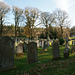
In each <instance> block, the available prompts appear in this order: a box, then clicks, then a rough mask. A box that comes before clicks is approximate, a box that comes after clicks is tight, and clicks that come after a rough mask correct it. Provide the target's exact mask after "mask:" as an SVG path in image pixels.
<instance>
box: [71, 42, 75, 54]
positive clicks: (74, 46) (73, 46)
mask: <svg viewBox="0 0 75 75" xmlns="http://www.w3.org/2000/svg"><path fill="white" fill-rule="evenodd" d="M74 52H75V41H72V48H71V54H73V53H74Z"/></svg>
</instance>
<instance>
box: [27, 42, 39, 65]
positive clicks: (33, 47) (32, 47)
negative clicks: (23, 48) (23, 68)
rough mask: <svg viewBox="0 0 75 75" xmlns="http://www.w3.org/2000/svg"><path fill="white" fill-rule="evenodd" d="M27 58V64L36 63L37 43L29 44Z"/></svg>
mask: <svg viewBox="0 0 75 75" xmlns="http://www.w3.org/2000/svg"><path fill="white" fill-rule="evenodd" d="M27 58H28V63H29V64H30V63H35V62H37V61H38V56H37V43H35V42H30V43H29V44H28V45H27Z"/></svg>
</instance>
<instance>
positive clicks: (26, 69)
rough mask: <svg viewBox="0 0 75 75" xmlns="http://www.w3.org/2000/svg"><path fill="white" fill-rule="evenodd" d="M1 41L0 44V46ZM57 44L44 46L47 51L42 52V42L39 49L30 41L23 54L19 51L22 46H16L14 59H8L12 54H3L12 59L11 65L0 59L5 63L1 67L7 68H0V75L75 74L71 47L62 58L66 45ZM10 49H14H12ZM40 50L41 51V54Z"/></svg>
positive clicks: (8, 38)
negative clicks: (66, 55)
mask: <svg viewBox="0 0 75 75" xmlns="http://www.w3.org/2000/svg"><path fill="white" fill-rule="evenodd" d="M67 39H68V38H67V37H66V40H67ZM1 40H2V41H3V40H7V41H8V40H9V41H10V42H12V43H11V44H13V43H14V41H13V40H12V39H11V38H10V37H3V38H2V39H1ZM1 40H0V42H1V44H2V41H1ZM9 41H8V44H10V42H9ZM44 41H46V40H44ZM66 42H67V41H66ZM20 43H22V42H20ZM57 43H58V42H57V41H56V42H55V43H54V44H52V45H50V46H49V45H48V46H46V49H47V50H46V51H45V50H43V49H44V48H45V47H42V46H44V44H45V43H44V42H43V44H42V43H41V44H42V45H40V43H39V47H38V45H37V43H35V42H33V40H32V41H30V43H29V44H27V45H28V46H27V47H28V49H27V50H26V47H25V48H24V50H25V51H24V52H23V51H20V50H22V49H23V44H21V45H20V44H18V45H17V46H19V48H18V47H16V48H18V50H17V53H15V54H14V58H13V57H10V56H13V55H12V54H10V53H11V52H10V53H8V55H9V56H8V55H6V54H4V55H6V56H5V57H7V56H8V57H10V60H11V58H13V59H12V60H11V62H12V63H10V62H6V61H7V59H8V57H7V58H5V57H4V56H3V58H4V60H5V61H4V60H1V59H0V60H1V61H4V62H5V63H6V65H3V66H5V67H7V68H6V69H4V67H3V70H2V69H1V68H0V75H49V74H50V73H51V74H53V75H55V74H57V75H59V74H67V75H69V74H71V75H74V74H75V71H74V69H75V53H74V52H75V51H73V53H71V48H72V45H69V50H70V51H69V56H68V57H64V50H65V48H66V47H65V46H67V43H66V45H59V44H57ZM3 44H4V43H3ZM24 44H25V43H24ZM6 46H7V45H6ZM20 46H22V47H21V49H20ZM25 46H26V45H25ZM7 47H8V46H7ZM9 47H11V45H9ZM12 48H13V49H14V47H12ZM2 49H3V48H2ZM4 49H5V48H4ZM0 50H1V47H0ZM5 50H6V49H5ZM9 50H10V48H9ZM30 50H31V51H30ZM33 50H34V51H33ZM36 50H37V51H36ZM42 50H43V53H42ZM55 50H56V51H55ZM0 53H1V52H0ZM18 53H19V56H18V55H17V54H18ZM20 53H22V55H20ZM0 55H1V54H0ZM2 55H3V54H2ZM4 62H3V63H4ZM3 63H2V64H3ZM8 63H9V64H8ZM8 65H9V66H8ZM11 65H12V66H11Z"/></svg>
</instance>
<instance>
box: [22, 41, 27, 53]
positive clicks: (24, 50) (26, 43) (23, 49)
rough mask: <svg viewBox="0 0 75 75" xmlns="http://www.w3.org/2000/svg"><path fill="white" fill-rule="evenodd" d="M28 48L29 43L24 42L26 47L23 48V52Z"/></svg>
mask: <svg viewBox="0 0 75 75" xmlns="http://www.w3.org/2000/svg"><path fill="white" fill-rule="evenodd" d="M26 50H27V43H26V42H24V49H23V52H26Z"/></svg>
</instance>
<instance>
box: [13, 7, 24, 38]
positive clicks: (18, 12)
mask: <svg viewBox="0 0 75 75" xmlns="http://www.w3.org/2000/svg"><path fill="white" fill-rule="evenodd" d="M13 13H14V17H15V19H14V20H15V38H16V37H17V30H18V26H19V23H20V22H21V21H22V14H23V10H22V9H20V8H18V7H16V6H13Z"/></svg>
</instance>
